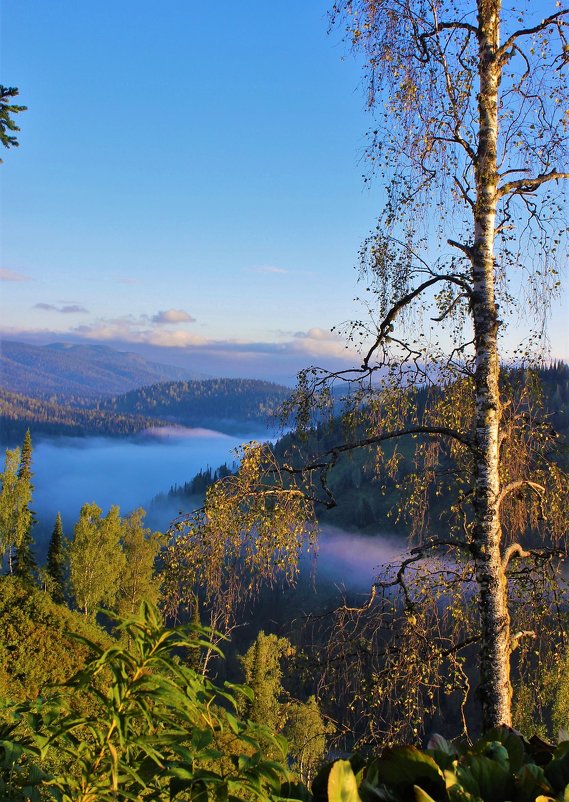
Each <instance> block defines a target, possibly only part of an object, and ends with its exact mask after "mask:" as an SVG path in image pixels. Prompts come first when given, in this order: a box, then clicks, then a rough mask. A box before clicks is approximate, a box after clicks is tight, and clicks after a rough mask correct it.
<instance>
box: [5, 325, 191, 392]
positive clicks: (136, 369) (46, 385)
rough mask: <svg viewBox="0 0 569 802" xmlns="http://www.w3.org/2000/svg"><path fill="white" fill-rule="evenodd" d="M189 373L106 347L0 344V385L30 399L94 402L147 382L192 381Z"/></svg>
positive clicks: (7, 341) (66, 344)
mask: <svg viewBox="0 0 569 802" xmlns="http://www.w3.org/2000/svg"><path fill="white" fill-rule="evenodd" d="M188 374H189V371H187V370H183V369H181V368H177V367H175V366H173V365H163V364H158V363H156V362H150V361H149V360H147V359H145V358H144V357H142V356H139V355H138V354H133V353H130V352H128V351H117V350H116V349H114V348H109V347H108V346H105V345H74V344H72V343H53V344H51V345H42V346H37V345H30V344H29V343H22V342H17V341H14V340H2V342H1V343H0V385H1V386H2V387H4V388H5V389H6V390H10V391H11V392H14V393H18V394H22V395H27V396H32V397H34V398H43V399H46V398H55V399H62V400H63V399H67V400H70V399H71V398H72V397H73V396H77V397H80V398H90V399H95V398H100V397H101V396H109V395H116V394H119V393H124V392H126V391H127V390H131V389H133V388H135V387H141V386H142V385H146V384H155V383H156V382H161V381H167V380H173V379H187V378H193V377H191V376H189V375H188ZM196 378H197V377H196Z"/></svg>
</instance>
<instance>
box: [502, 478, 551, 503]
mask: <svg viewBox="0 0 569 802" xmlns="http://www.w3.org/2000/svg"><path fill="white" fill-rule="evenodd" d="M526 486H527V487H531V489H532V490H534V491H535V492H536V493H537V494H538V495H539V496H541V495H542V493H545V487H544V486H543V485H540V484H538V483H537V482H532V481H530V480H529V479H516V481H515V482H510V483H509V484H507V485H506V486H505V487H503V488H502V490H501V492H500V495H499V496H498V507H499V506H500V505H501V504H502V502H503V501H504V499H505V498H506V496H508V495H509V494H510V493H513V492H514V490H518V488H520V487H526Z"/></svg>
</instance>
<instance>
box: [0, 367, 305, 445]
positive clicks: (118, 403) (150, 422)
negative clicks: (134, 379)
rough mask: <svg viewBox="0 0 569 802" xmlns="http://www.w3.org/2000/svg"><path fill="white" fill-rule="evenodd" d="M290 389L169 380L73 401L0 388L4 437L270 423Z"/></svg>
mask: <svg viewBox="0 0 569 802" xmlns="http://www.w3.org/2000/svg"><path fill="white" fill-rule="evenodd" d="M289 392H290V391H289V389H288V388H286V387H282V386H280V385H277V384H271V383H270V382H265V381H257V380H252V379H210V380H204V381H197V380H196V381H183V382H166V383H159V384H153V385H151V386H149V387H143V388H141V389H139V390H133V391H131V392H129V393H126V394H124V395H118V396H116V397H114V398H112V399H108V400H104V401H97V400H96V399H92V398H89V397H82V396H73V398H72V401H71V402H70V403H65V402H61V403H60V401H59V400H53V399H40V398H31V397H29V396H27V395H23V394H21V393H15V392H10V391H9V390H5V389H2V388H0V432H1V435H2V437H3V439H4V440H9V441H10V442H12V441H14V442H16V441H17V440H20V439H21V438H22V436H23V434H24V433H25V431H26V429H28V428H29V429H30V431H31V432H32V434H33V435H37V434H47V435H68V436H75V437H76V436H88V435H99V436H110V437H115V436H121V435H132V434H136V433H138V432H142V431H145V430H147V429H151V428H156V427H161V426H166V425H172V424H174V425H180V426H187V427H202V428H212V429H215V430H218V431H224V432H228V433H230V432H241V433H243V431H244V430H246V431H248V430H249V429H251V428H254V429H259V432H260V435H261V436H265V435H266V433H267V427H268V426H269V425H270V423H271V420H272V419H273V418H274V416H275V414H276V413H277V411H278V409H279V407H280V405H281V404H282V403H283V401H284V400H285V399H286V398H287V397H288V395H289Z"/></svg>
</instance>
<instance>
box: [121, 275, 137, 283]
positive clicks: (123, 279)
mask: <svg viewBox="0 0 569 802" xmlns="http://www.w3.org/2000/svg"><path fill="white" fill-rule="evenodd" d="M117 282H118V283H119V284H142V283H143V282H142V281H141V279H139V278H131V277H130V276H119V277H118V278H117Z"/></svg>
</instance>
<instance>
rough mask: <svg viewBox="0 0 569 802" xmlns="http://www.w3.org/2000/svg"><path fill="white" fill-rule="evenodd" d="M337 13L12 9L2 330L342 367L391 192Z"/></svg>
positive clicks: (227, 8)
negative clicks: (376, 158)
mask: <svg viewBox="0 0 569 802" xmlns="http://www.w3.org/2000/svg"><path fill="white" fill-rule="evenodd" d="M328 7H329V3H327V2H320V0H309V1H308V0H302V1H301V0H286V1H285V0H271V2H268V1H267V0H246V2H239V3H238V2H235V0H220V2H215V3H207V2H206V3H197V2H195V1H194V0H166V2H163V3H160V4H158V3H156V2H155V0H154V2H149V0H120V2H117V1H116V0H97V2H95V0H65V1H64V0H49V2H42V0H40V1H39V2H33V3H32V2H30V0H4V2H3V7H2V11H3V15H2V76H1V80H2V83H4V84H5V85H15V86H18V87H20V92H21V102H22V103H25V104H26V105H27V106H28V107H29V110H28V111H27V112H26V113H25V114H23V115H20V124H21V128H22V131H21V134H20V142H21V146H20V148H19V149H13V150H11V151H5V152H4V153H3V154H1V155H2V157H3V158H4V164H3V165H2V167H1V168H0V169H1V171H2V173H1V175H2V183H3V196H2V200H3V204H2V220H1V227H2V263H1V264H0V268H1V270H2V273H1V274H0V276H1V277H2V279H3V280H2V281H1V283H0V292H1V302H2V323H1V329H2V331H1V333H2V334H3V335H4V336H9V337H11V338H15V339H22V340H27V341H29V342H38V343H45V342H51V341H55V340H62V339H74V340H77V341H85V340H86V341H88V342H106V343H107V344H109V345H112V346H114V347H118V348H121V349H123V350H137V349H143V348H144V349H145V352H146V353H148V354H150V355H152V356H153V358H155V359H161V360H162V361H165V362H173V361H176V363H184V364H186V365H188V367H190V368H191V367H193V368H194V369H196V370H199V371H201V372H206V373H211V374H216V373H221V374H223V375H249V376H253V375H258V376H262V375H270V376H273V377H275V378H277V377H284V376H292V375H293V374H294V373H295V371H296V370H298V369H299V368H300V367H302V366H303V365H306V364H310V363H314V362H318V363H324V364H326V363H327V362H328V363H330V364H331V363H332V361H333V360H337V359H338V358H340V357H341V356H342V355H343V354H345V350H344V346H343V344H342V343H341V342H340V340H339V339H337V338H336V337H335V335H332V334H331V333H330V328H331V327H332V326H333V325H335V324H338V323H341V322H343V321H346V320H349V319H353V318H354V317H357V316H358V314H359V310H358V306H357V305H356V304H355V303H354V302H353V298H354V296H355V295H357V293H358V288H357V286H356V273H355V271H354V270H353V265H354V264H355V262H356V260H357V251H358V247H359V245H360V243H361V241H362V240H363V238H364V237H365V235H366V233H367V232H368V231H369V230H370V229H371V228H373V225H374V221H375V217H376V215H377V213H378V211H379V209H380V208H381V194H380V190H379V185H377V186H375V187H374V186H373V185H372V187H371V189H366V188H364V186H363V182H362V172H363V171H364V170H365V167H364V166H363V165H362V163H361V158H362V152H363V148H364V146H365V131H366V128H367V127H368V125H369V122H370V121H369V118H368V117H367V116H366V113H365V111H364V94H363V90H362V87H361V83H360V79H361V73H360V65H359V64H358V63H357V61H356V60H355V59H354V58H353V57H352V56H351V55H350V54H349V53H348V52H347V50H346V47H345V46H344V45H343V44H342V43H341V42H340V37H339V34H338V33H337V32H336V33H333V34H332V35H327V27H328V19H327V10H328ZM567 313H568V308H567V296H565V297H564V301H563V302H562V303H561V304H559V305H558V306H557V310H556V313H555V315H554V319H553V323H552V327H551V339H552V345H553V351H554V353H555V354H556V355H558V356H562V357H564V358H566V359H568V358H569V343H568V341H567V340H568V336H567V327H566V316H567ZM521 327H522V328H523V324H522V326H521Z"/></svg>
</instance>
